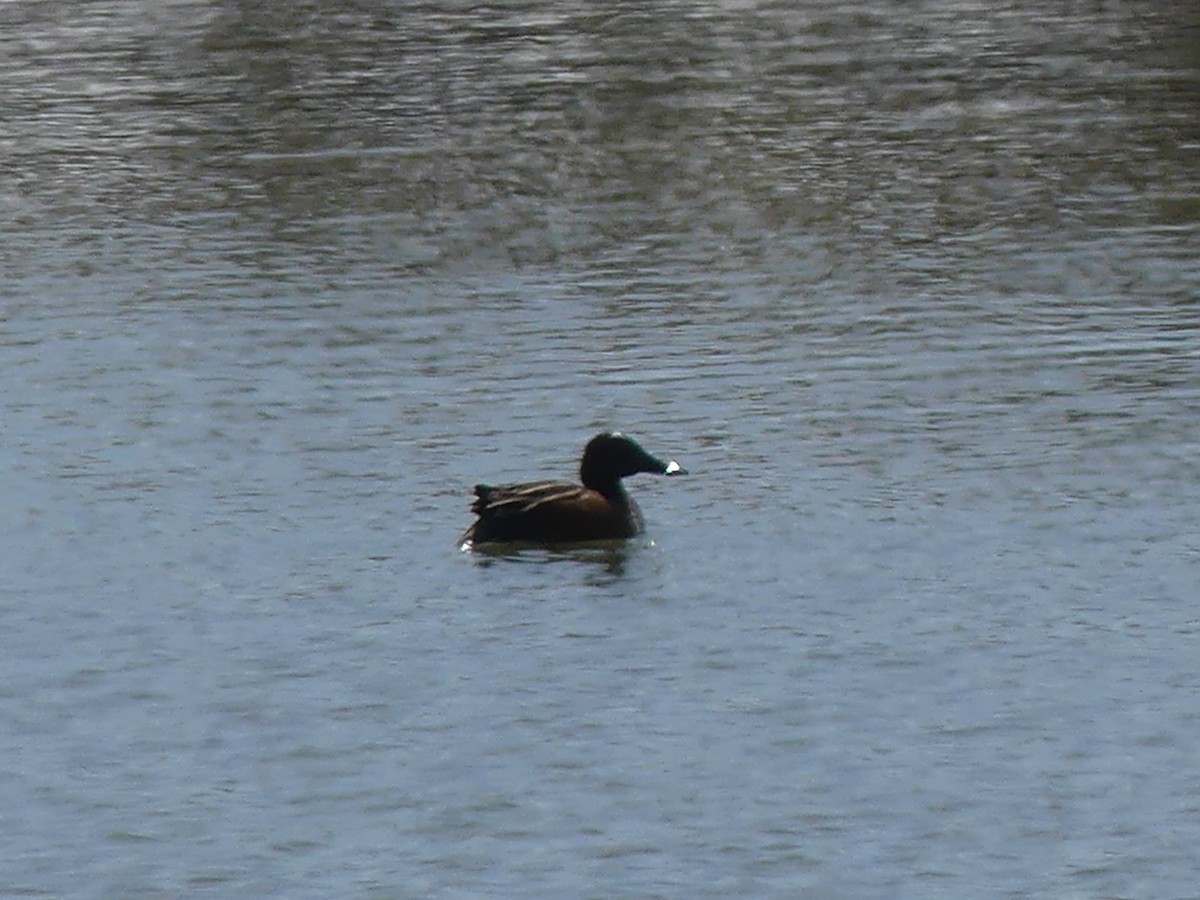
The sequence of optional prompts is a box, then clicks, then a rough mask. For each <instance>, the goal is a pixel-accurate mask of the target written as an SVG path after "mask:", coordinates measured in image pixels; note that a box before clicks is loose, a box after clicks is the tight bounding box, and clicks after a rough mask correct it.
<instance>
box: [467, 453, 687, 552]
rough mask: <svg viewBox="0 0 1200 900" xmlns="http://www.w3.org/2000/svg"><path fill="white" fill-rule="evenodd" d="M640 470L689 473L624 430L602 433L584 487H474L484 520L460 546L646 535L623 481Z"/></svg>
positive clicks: (583, 474)
mask: <svg viewBox="0 0 1200 900" xmlns="http://www.w3.org/2000/svg"><path fill="white" fill-rule="evenodd" d="M638 472H650V473H652V474H657V475H685V474H687V472H686V470H685V469H683V468H682V467H681V466H680V465H679V463H677V462H675V460H673V459H672V460H667V461H666V462H663V461H662V460H661V459H658V458H656V457H654V456H651V455H650V454H649V453H647V452H646V451H645V450H643V449H642V447H641V445H639V444H638V443H637V441H635V440H633V438H630V437H626V436H625V435H623V434H621V433H620V432H611V433H608V432H605V433H602V434H598V435H596V436H595V437H594V438H592V439H591V440H590V441H588V443H587V446H586V447H584V448H583V459H582V460H581V461H580V463H579V480H580V481H581V482H583V483H582V484H568V483H565V482H560V481H535V482H531V483H528V484H504V485H490V484H477V485H475V500H474V502H473V503H472V504H471V512H473V513H475V514H476V515H477V516H478V517H479V518H478V519H476V520H475V523H474V524H473V525H472V526H471V527H470V528H468V529H467V531H466V533H465V534H464V535H463V536H462V541H461V542H460V543H462V544H463V545H464V546H466V545H469V544H485V543H493V542H510V541H523V542H529V543H535V544H557V543H572V542H574V543H578V542H583V541H603V540H619V539H621V538H628V537H633V536H634V535H635V534H638V533H640V532H641V531H642V528H643V524H642V514H641V511H640V510H639V509H638V507H637V504H636V503H634V502H633V498H631V497H630V496H629V495H628V494H627V493H625V488H624V487H622V485H621V479H622V478H626V477H628V476H629V475H636V474H637V473H638Z"/></svg>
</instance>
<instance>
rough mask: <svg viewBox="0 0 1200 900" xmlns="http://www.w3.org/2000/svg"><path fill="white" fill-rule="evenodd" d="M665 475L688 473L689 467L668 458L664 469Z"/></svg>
mask: <svg viewBox="0 0 1200 900" xmlns="http://www.w3.org/2000/svg"><path fill="white" fill-rule="evenodd" d="M663 474H664V475H686V474H687V469H685V468H684V467H683V466H681V465H680V464H679V463H677V462H675V460H673V459H668V460H667V465H666V468H664V469H663Z"/></svg>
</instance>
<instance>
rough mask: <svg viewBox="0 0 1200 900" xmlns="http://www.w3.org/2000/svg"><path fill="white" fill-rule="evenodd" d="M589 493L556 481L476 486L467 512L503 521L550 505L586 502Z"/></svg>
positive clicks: (580, 487)
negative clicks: (502, 519)
mask: <svg viewBox="0 0 1200 900" xmlns="http://www.w3.org/2000/svg"><path fill="white" fill-rule="evenodd" d="M590 493H592V492H591V491H589V490H588V489H587V488H585V487H583V486H582V485H578V484H567V483H566V482H560V481H534V482H531V483H529V484H500V485H492V484H477V485H475V500H474V502H472V503H471V512H473V513H475V514H476V515H478V516H482V517H487V518H491V517H495V518H507V517H509V516H520V515H527V514H529V513H531V512H534V511H535V510H537V508H538V507H540V506H545V505H546V504H553V503H567V504H577V503H583V502H586V501H587V499H588V495H589V494H590Z"/></svg>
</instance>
